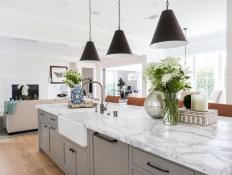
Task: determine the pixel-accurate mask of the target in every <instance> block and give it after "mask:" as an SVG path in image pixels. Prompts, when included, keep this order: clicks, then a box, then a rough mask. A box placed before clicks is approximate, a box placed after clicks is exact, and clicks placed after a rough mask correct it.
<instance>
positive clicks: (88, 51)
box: [80, 0, 100, 61]
mask: <svg viewBox="0 0 232 175" xmlns="http://www.w3.org/2000/svg"><path fill="white" fill-rule="evenodd" d="M91 13H92V9H91V0H89V41H88V42H87V43H86V45H85V48H84V51H83V53H82V55H81V59H80V61H100V59H99V56H98V53H97V49H96V47H95V45H94V42H93V41H92V40H91V32H92V26H91V22H92V21H91Z"/></svg>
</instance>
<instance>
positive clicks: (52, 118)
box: [48, 114, 58, 128]
mask: <svg viewBox="0 0 232 175" xmlns="http://www.w3.org/2000/svg"><path fill="white" fill-rule="evenodd" d="M48 120H49V124H50V126H52V127H53V128H58V117H57V116H55V115H51V114H50V115H49V116H48Z"/></svg>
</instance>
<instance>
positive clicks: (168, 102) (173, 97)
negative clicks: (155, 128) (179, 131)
mask: <svg viewBox="0 0 232 175" xmlns="http://www.w3.org/2000/svg"><path fill="white" fill-rule="evenodd" d="M178 121H179V114H178V99H177V94H176V93H164V124H166V125H177V124H178Z"/></svg>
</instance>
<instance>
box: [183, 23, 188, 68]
mask: <svg viewBox="0 0 232 175" xmlns="http://www.w3.org/2000/svg"><path fill="white" fill-rule="evenodd" d="M187 30H188V28H186V27H185V28H184V36H185V38H186V37H187ZM184 67H185V68H187V45H186V44H185V45H184Z"/></svg>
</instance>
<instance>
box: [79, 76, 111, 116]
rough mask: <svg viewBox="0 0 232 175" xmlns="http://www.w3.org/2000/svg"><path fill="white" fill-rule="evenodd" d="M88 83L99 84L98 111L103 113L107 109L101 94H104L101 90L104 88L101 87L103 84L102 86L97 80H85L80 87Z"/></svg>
mask: <svg viewBox="0 0 232 175" xmlns="http://www.w3.org/2000/svg"><path fill="white" fill-rule="evenodd" d="M90 83H93V84H98V85H99V86H100V88H101V104H100V113H101V114H104V112H105V111H106V110H107V108H106V107H105V105H104V97H103V94H104V92H103V90H104V89H103V86H102V84H101V83H100V82H98V81H93V80H87V81H86V82H84V83H83V84H82V87H83V86H84V85H86V84H90Z"/></svg>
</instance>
